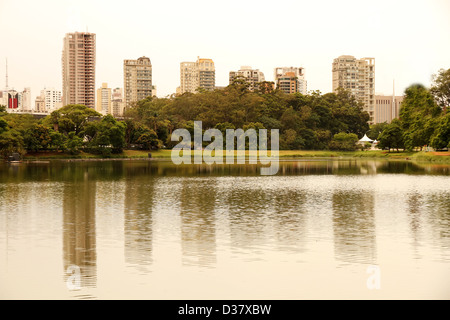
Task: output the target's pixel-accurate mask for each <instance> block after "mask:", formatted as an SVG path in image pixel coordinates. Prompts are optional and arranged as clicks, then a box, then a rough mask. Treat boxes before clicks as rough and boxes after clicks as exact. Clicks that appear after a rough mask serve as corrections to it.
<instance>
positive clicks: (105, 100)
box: [95, 83, 112, 115]
mask: <svg viewBox="0 0 450 320" xmlns="http://www.w3.org/2000/svg"><path fill="white" fill-rule="evenodd" d="M95 110H96V111H97V112H99V113H101V114H103V115H107V114H111V113H112V109H111V88H108V84H107V83H102V86H101V87H100V88H98V89H97V105H96V108H95Z"/></svg>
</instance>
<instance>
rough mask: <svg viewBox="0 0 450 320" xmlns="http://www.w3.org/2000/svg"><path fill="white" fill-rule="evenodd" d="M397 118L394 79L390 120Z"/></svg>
mask: <svg viewBox="0 0 450 320" xmlns="http://www.w3.org/2000/svg"><path fill="white" fill-rule="evenodd" d="M395 118H397V106H396V105H395V79H393V80H392V120H394V119H395Z"/></svg>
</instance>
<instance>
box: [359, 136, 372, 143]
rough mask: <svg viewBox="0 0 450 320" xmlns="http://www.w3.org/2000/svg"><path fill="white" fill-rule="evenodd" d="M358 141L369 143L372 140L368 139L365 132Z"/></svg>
mask: <svg viewBox="0 0 450 320" xmlns="http://www.w3.org/2000/svg"><path fill="white" fill-rule="evenodd" d="M359 142H360V143H364V142H370V143H372V142H373V140H372V139H370V138H369V137H368V136H367V135H366V134H365V135H364V137H362V138H361V139H360V140H359Z"/></svg>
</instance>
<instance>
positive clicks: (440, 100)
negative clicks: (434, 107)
mask: <svg viewBox="0 0 450 320" xmlns="http://www.w3.org/2000/svg"><path fill="white" fill-rule="evenodd" d="M430 91H431V94H432V95H433V96H434V98H435V100H436V102H437V104H438V105H439V106H440V107H441V108H442V109H443V110H444V111H447V108H448V107H449V106H450V69H447V70H445V69H441V70H439V72H438V74H435V75H433V84H432V87H431V89H430Z"/></svg>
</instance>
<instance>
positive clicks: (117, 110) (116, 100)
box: [111, 88, 125, 117]
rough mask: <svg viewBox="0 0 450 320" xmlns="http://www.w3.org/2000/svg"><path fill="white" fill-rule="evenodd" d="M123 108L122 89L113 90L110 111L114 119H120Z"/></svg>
mask: <svg viewBox="0 0 450 320" xmlns="http://www.w3.org/2000/svg"><path fill="white" fill-rule="evenodd" d="M124 107H125V102H124V101H123V90H122V88H114V89H113V91H112V96H111V110H112V115H113V116H114V117H122V116H123V111H124Z"/></svg>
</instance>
